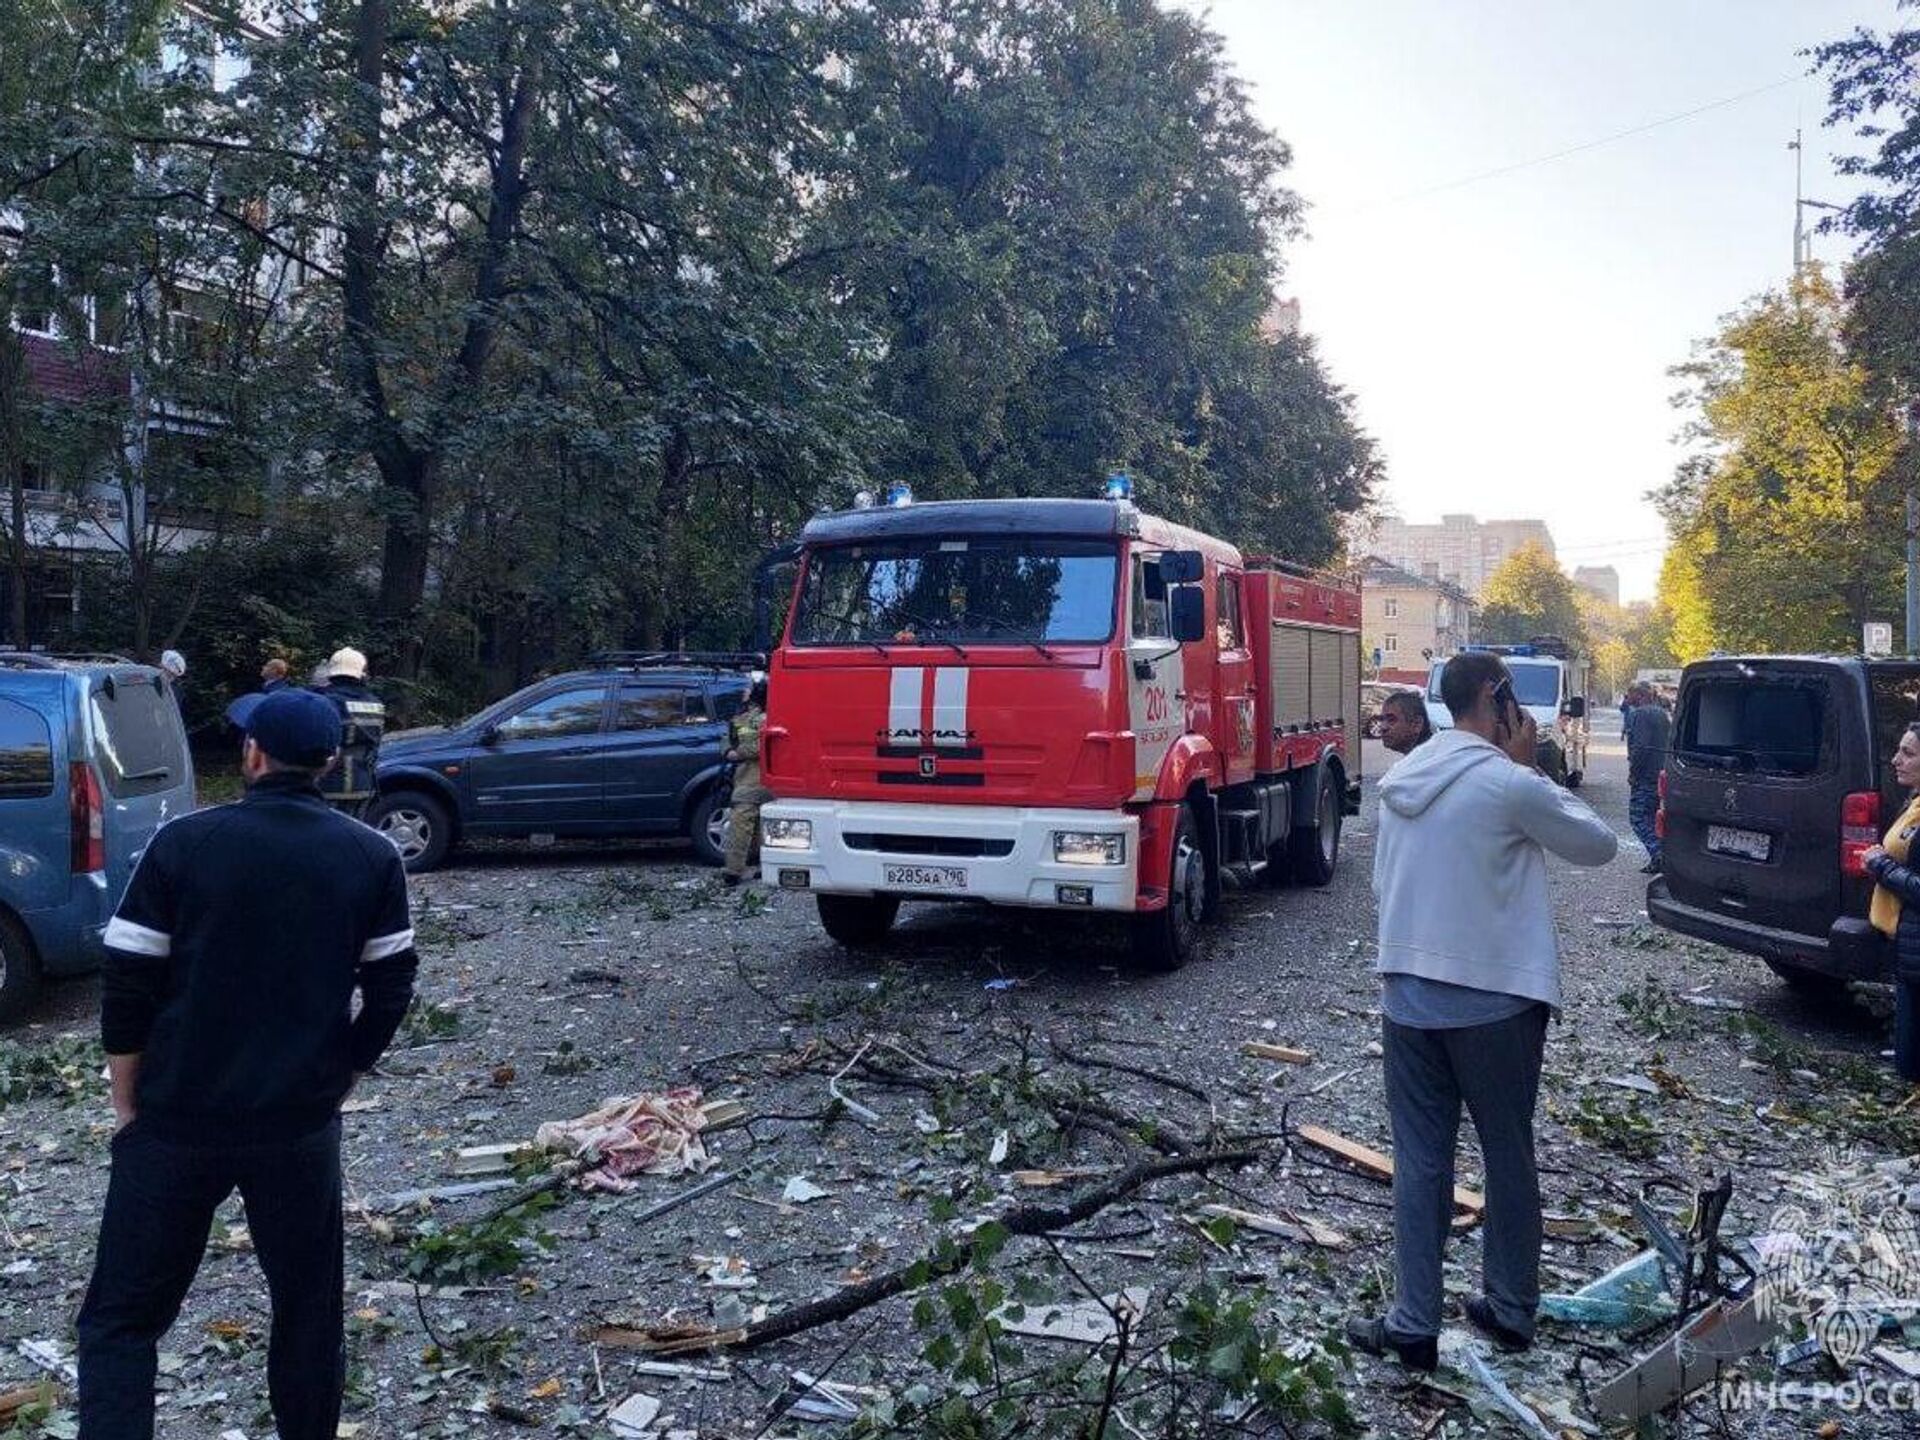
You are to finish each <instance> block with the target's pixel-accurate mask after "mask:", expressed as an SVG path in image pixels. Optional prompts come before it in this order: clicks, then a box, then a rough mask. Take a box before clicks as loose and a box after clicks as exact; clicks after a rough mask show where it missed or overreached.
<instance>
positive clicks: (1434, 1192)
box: [1347, 651, 1618, 1370]
mask: <svg viewBox="0 0 1920 1440" xmlns="http://www.w3.org/2000/svg"><path fill="white" fill-rule="evenodd" d="M1440 694H1441V698H1442V699H1443V700H1444V701H1445V702H1446V706H1447V709H1448V711H1449V712H1451V713H1452V715H1453V725H1454V728H1453V729H1451V730H1443V731H1441V732H1440V733H1439V734H1438V735H1436V736H1434V737H1433V739H1431V740H1429V741H1427V743H1426V744H1424V745H1422V746H1420V747H1419V749H1417V750H1415V751H1414V752H1413V753H1412V754H1411V755H1409V756H1408V757H1407V758H1406V759H1405V760H1403V761H1402V762H1401V763H1400V764H1398V765H1396V766H1395V767H1394V768H1393V769H1392V770H1391V771H1390V772H1388V774H1387V776H1386V777H1385V778H1384V779H1383V780H1382V781H1381V782H1380V831H1379V842H1378V846H1377V849H1376V850H1375V853H1374V867H1373V888H1374V893H1375V895H1376V896H1377V897H1378V899H1379V907H1380V956H1379V962H1378V968H1379V970H1380V973H1381V977H1382V997H1381V1010H1382V1012H1383V1014H1384V1017H1385V1018H1384V1020H1383V1022H1382V1025H1383V1029H1384V1032H1385V1035H1384V1041H1383V1043H1384V1045H1385V1049H1386V1056H1385V1060H1386V1088H1387V1111H1388V1115H1389V1118H1390V1120H1391V1122H1392V1126H1393V1243H1394V1300H1393V1307H1392V1309H1390V1310H1389V1311H1388V1312H1387V1314H1386V1315H1385V1316H1384V1317H1376V1318H1366V1319H1359V1318H1356V1319H1353V1320H1350V1321H1348V1323H1347V1334H1348V1338H1349V1339H1351V1340H1352V1341H1353V1343H1354V1344H1355V1345H1356V1346H1357V1347H1358V1348H1360V1349H1363V1350H1366V1351H1368V1352H1369V1353H1371V1354H1375V1355H1385V1354H1393V1355H1396V1356H1398V1357H1399V1359H1400V1361H1401V1363H1402V1364H1405V1365H1407V1366H1408V1367H1410V1368H1412V1369H1417V1370H1432V1369H1433V1368H1434V1366H1435V1365H1436V1364H1437V1363H1438V1344H1437V1341H1438V1337H1439V1334H1440V1306H1441V1299H1442V1291H1441V1261H1442V1258H1443V1255H1444V1252H1445V1249H1446V1243H1447V1234H1448V1230H1449V1228H1450V1224H1451V1221H1452V1217H1453V1160H1454V1148H1455V1145H1456V1143H1457V1141H1458V1139H1459V1132H1460V1107H1461V1104H1462V1103H1463V1102H1464V1103H1465V1105H1466V1108H1467V1111H1468V1113H1469V1114H1470V1115H1471V1116H1472V1117H1473V1127H1474V1129H1475V1131H1476V1132H1478V1134H1479V1137H1480V1150H1481V1154H1482V1155H1483V1156H1484V1157H1485V1160H1486V1172H1487V1213H1486V1227H1485V1231H1484V1235H1483V1242H1482V1243H1483V1256H1484V1273H1483V1277H1482V1280H1483V1293H1482V1294H1480V1295H1476V1296H1473V1297H1471V1298H1469V1299H1468V1300H1466V1302H1465V1304H1464V1307H1463V1308H1464V1309H1465V1312H1466V1317H1467V1319H1468V1321H1469V1322H1471V1323H1472V1324H1473V1325H1474V1326H1475V1327H1476V1328H1478V1329H1479V1330H1481V1331H1483V1332H1485V1333H1486V1334H1487V1335H1489V1336H1491V1337H1492V1338H1493V1339H1494V1341H1495V1342H1496V1343H1497V1344H1499V1345H1501V1346H1503V1347H1505V1348H1507V1349H1513V1350H1520V1349H1525V1348H1526V1347H1527V1346H1528V1345H1530V1344H1531V1343H1532V1342H1533V1327H1534V1310H1535V1307H1536V1306H1537V1305H1538V1303H1539V1299H1540V1183H1539V1177H1538V1175H1537V1174H1536V1173H1535V1169H1534V1150H1533V1112H1534V1101H1535V1098H1536V1096H1537V1095H1538V1093H1539V1088H1540V1062H1541V1057H1542V1053H1543V1051H1544V1049H1545V1045H1546V1035H1547V1019H1548V1016H1549V1014H1550V1012H1551V1011H1552V1010H1554V1009H1557V1008H1558V1007H1559V1004H1560V951H1559V942H1558V939H1557V937H1556V935H1555V932H1554V924H1553V905H1552V901H1551V899H1550V897H1549V896H1548V893H1547V861H1546V857H1547V852H1549V851H1551V852H1552V853H1554V854H1555V855H1558V856H1560V857H1561V858H1562V859H1564V860H1570V861H1572V862H1573V863H1574V864H1576V865H1604V864H1606V863H1607V862H1608V861H1609V860H1611V859H1612V858H1613V856H1614V852H1615V850H1616V848H1617V845H1618V842H1617V841H1616V840H1615V838H1614V834H1613V831H1612V830H1611V829H1610V828H1609V827H1608V826H1607V824H1606V822H1605V821H1603V820H1601V819H1600V817H1599V816H1597V815H1595V814H1594V813H1593V811H1592V810H1590V809H1588V808H1587V806H1586V805H1584V804H1583V803H1581V802H1580V801H1579V800H1576V799H1575V798H1574V797H1573V796H1572V795H1570V794H1568V793H1567V792H1566V791H1564V790H1562V789H1560V788H1559V787H1558V786H1557V785H1555V784H1554V783H1553V782H1552V781H1550V780H1548V779H1547V777H1546V776H1545V775H1543V774H1541V773H1540V771H1539V770H1538V769H1537V768H1536V767H1535V761H1536V753H1535V752H1536V747H1537V742H1538V736H1537V733H1536V730H1535V726H1534V722H1533V719H1532V717H1531V716H1529V715H1528V714H1527V713H1526V711H1525V710H1524V709H1522V708H1521V706H1520V704H1519V702H1518V701H1517V700H1516V699H1515V698H1514V693H1513V677H1512V676H1511V675H1510V674H1508V672H1507V667H1506V665H1505V664H1504V663H1503V662H1502V661H1501V660H1500V657H1499V656H1497V655H1493V654H1489V653H1487V652H1485V651H1468V652H1465V653H1463V654H1460V655H1456V656H1454V657H1453V658H1452V659H1451V660H1449V661H1448V662H1447V665H1446V668H1445V670H1443V671H1442V672H1441V676H1440Z"/></svg>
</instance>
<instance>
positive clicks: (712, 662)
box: [587, 650, 767, 670]
mask: <svg viewBox="0 0 1920 1440" xmlns="http://www.w3.org/2000/svg"><path fill="white" fill-rule="evenodd" d="M587 664H589V665H591V666H592V667H593V668H594V669H596V670H763V669H765V668H766V664H767V657H766V656H765V655H763V654H761V653H760V652H759V651H757V650H601V651H598V652H597V653H595V654H592V655H589V656H588V657H587Z"/></svg>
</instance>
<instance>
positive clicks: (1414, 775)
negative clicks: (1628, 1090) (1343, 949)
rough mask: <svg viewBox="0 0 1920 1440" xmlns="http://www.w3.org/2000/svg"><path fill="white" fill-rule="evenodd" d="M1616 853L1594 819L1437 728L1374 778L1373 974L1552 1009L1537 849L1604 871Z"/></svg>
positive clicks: (1490, 747) (1483, 749)
mask: <svg viewBox="0 0 1920 1440" xmlns="http://www.w3.org/2000/svg"><path fill="white" fill-rule="evenodd" d="M1618 848H1619V841H1618V840H1617V839H1616V838H1615V836H1614V833H1613V831H1612V829H1611V828H1609V827H1608V825H1607V823H1606V822H1605V821H1604V820H1602V819H1601V818H1600V817H1599V816H1598V815H1596V814H1594V813H1593V811H1592V809H1591V808H1589V807H1588V806H1587V805H1585V804H1584V803H1582V802H1581V801H1579V800H1576V799H1575V798H1574V797H1573V796H1572V795H1570V794H1568V793H1567V792H1566V791H1564V790H1561V789H1560V788H1559V787H1558V786H1556V785H1555V784H1554V783H1553V782H1552V781H1551V780H1549V779H1547V777H1546V776H1544V775H1542V774H1541V773H1540V772H1539V771H1538V770H1529V769H1525V768H1523V767H1521V766H1519V765H1516V764H1514V763H1513V761H1512V760H1510V759H1508V758H1507V755H1506V753H1505V752H1504V751H1502V750H1500V749H1499V748H1497V747H1496V746H1495V745H1494V744H1493V743H1492V742H1491V741H1488V740H1483V739H1481V738H1480V737H1479V736H1478V735H1472V734H1469V733H1468V732H1466V731H1464V730H1442V731H1441V732H1440V733H1439V734H1437V735H1435V736H1434V737H1433V738H1432V739H1431V740H1429V741H1427V742H1426V743H1425V744H1424V745H1422V746H1420V747H1419V748H1418V749H1417V750H1415V751H1414V752H1413V753H1412V754H1411V755H1409V756H1407V758H1406V759H1404V760H1402V761H1401V762H1400V763H1399V764H1397V765H1395V766H1394V767H1393V769H1391V770H1390V771H1388V772H1387V775H1386V778H1385V779H1383V780H1382V781H1381V782H1380V838H1379V843H1378V845H1377V846H1376V848H1375V851H1374V858H1373V893H1374V895H1375V896H1376V897H1377V898H1378V899H1379V902H1380V959H1379V964H1378V968H1379V970H1380V972H1381V973H1382V974H1395V973H1397V974H1405V975H1420V976H1423V977H1425V978H1426V979H1428V980H1441V981H1445V982H1446V983H1448V984H1450V985H1468V986H1471V987H1473V988H1474V989H1476V990H1493V991H1498V992H1500V993H1502V994H1507V995H1522V996H1525V997H1526V998H1527V999H1529V1000H1541V1001H1544V1002H1545V1003H1547V1004H1548V1005H1552V1006H1555V1007H1556V1008H1557V1007H1558V1006H1559V1004H1560V944H1559V938H1558V936H1557V935H1556V934H1555V933H1554V927H1553V906H1552V904H1551V902H1550V901H1549V900H1548V897H1547V861H1546V853H1545V852H1546V851H1547V850H1551V851H1553V853H1554V854H1556V855H1558V856H1560V857H1561V858H1562V859H1565V860H1570V861H1572V862H1573V863H1574V864H1576V865H1604V864H1606V863H1607V862H1608V861H1609V860H1611V859H1613V856H1614V852H1615V851H1616V850H1617V849H1618Z"/></svg>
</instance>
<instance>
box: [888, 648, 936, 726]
mask: <svg viewBox="0 0 1920 1440" xmlns="http://www.w3.org/2000/svg"><path fill="white" fill-rule="evenodd" d="M926 677H927V672H926V671H925V670H923V669H921V668H920V667H919V666H917V665H898V666H895V667H894V670H893V678H892V682H891V684H890V686H889V688H888V691H887V743H888V744H889V745H913V744H917V743H918V742H919V739H920V696H921V694H922V692H923V691H925V689H926V685H927V678H926Z"/></svg>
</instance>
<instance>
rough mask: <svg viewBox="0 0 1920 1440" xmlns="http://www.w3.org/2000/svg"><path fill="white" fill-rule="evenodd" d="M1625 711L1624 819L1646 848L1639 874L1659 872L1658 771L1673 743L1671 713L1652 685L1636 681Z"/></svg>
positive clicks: (1656, 873) (1665, 761)
mask: <svg viewBox="0 0 1920 1440" xmlns="http://www.w3.org/2000/svg"><path fill="white" fill-rule="evenodd" d="M1632 698H1633V702H1634V703H1633V708H1632V710H1630V711H1629V712H1628V714H1627V727H1626V735H1627V821H1628V823H1629V824H1631V825H1632V826H1633V833H1634V835H1635V836H1637V837H1638V838H1639V841H1640V844H1641V845H1642V846H1643V847H1644V848H1645V849H1646V852H1647V863H1646V864H1645V865H1642V866H1641V867H1640V873H1641V874H1642V875H1658V874H1659V873H1660V824H1659V814H1660V772H1661V771H1662V770H1664V769H1666V768H1667V751H1668V750H1669V749H1670V748H1672V743H1673V717H1672V716H1671V715H1669V714H1668V713H1667V707H1666V706H1665V705H1662V704H1661V703H1660V701H1659V699H1658V697H1656V696H1655V694H1654V691H1653V687H1652V686H1651V685H1636V686H1635V687H1634V689H1633V697H1632Z"/></svg>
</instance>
